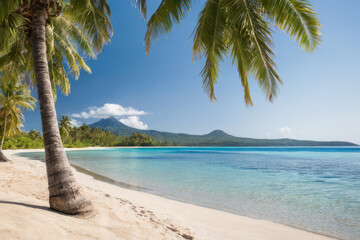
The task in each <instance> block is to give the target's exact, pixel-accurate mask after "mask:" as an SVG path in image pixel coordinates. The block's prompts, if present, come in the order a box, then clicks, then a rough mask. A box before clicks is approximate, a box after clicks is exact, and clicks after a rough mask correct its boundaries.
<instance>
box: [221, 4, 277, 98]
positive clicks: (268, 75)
mask: <svg viewBox="0 0 360 240" xmlns="http://www.w3.org/2000/svg"><path fill="white" fill-rule="evenodd" d="M225 2H226V4H225V6H226V7H227V9H228V10H229V24H231V25H234V26H240V27H241V28H244V29H246V31H247V33H248V35H249V37H250V41H251V45H250V46H251V49H250V50H251V52H252V66H251V72H252V73H253V74H254V76H255V79H256V80H257V81H258V82H259V85H260V87H261V88H262V89H263V91H264V92H265V94H266V97H267V99H268V100H269V101H272V99H273V97H274V96H276V94H277V82H280V83H281V80H280V77H279V75H278V74H277V73H276V71H275V69H276V65H275V63H274V61H273V57H274V53H273V51H272V49H271V48H272V46H273V42H272V40H271V37H272V34H271V29H270V26H269V23H267V22H266V21H265V20H264V18H263V16H262V15H261V12H260V7H259V5H258V3H257V2H254V1H251V0H225ZM238 13H241V14H238Z"/></svg>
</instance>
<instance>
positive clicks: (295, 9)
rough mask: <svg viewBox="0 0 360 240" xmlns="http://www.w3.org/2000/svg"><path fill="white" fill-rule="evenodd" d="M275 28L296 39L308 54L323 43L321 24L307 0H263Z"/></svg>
mask: <svg viewBox="0 0 360 240" xmlns="http://www.w3.org/2000/svg"><path fill="white" fill-rule="evenodd" d="M261 2H262V5H263V8H264V11H265V13H266V14H267V16H268V17H269V19H271V20H273V21H274V23H275V26H276V27H278V28H279V29H281V30H282V31H284V32H286V33H287V34H289V35H290V36H291V37H294V38H295V39H296V41H298V42H299V45H300V47H302V48H303V49H304V50H305V51H307V52H313V51H314V50H315V49H316V47H318V46H319V45H320V42H321V24H320V23H319V19H318V17H317V14H316V13H315V11H314V10H313V7H312V6H311V5H310V3H309V2H308V1H306V0H261Z"/></svg>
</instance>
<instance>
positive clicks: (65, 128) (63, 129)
mask: <svg viewBox="0 0 360 240" xmlns="http://www.w3.org/2000/svg"><path fill="white" fill-rule="evenodd" d="M59 125H60V127H59V130H60V136H61V138H62V140H63V141H65V140H66V139H67V138H68V137H69V135H70V131H71V119H70V117H69V116H68V115H61V118H60V124H59Z"/></svg>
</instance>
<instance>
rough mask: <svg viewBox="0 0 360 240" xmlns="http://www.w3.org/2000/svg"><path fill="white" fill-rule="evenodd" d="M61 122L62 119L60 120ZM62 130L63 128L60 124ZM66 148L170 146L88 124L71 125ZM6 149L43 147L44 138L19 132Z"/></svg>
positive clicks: (135, 134)
mask: <svg viewBox="0 0 360 240" xmlns="http://www.w3.org/2000/svg"><path fill="white" fill-rule="evenodd" d="M60 123H61V121H60ZM60 132H63V130H61V126H60ZM62 141H63V144H64V147H66V148H85V147H116V146H169V143H168V142H167V141H159V140H155V139H154V138H153V137H150V136H148V135H146V134H141V133H133V134H132V135H131V136H118V135H115V134H113V133H111V132H109V131H106V130H100V129H99V128H91V127H89V126H87V125H86V124H83V125H82V126H80V127H71V126H70V127H69V128H68V129H67V135H62ZM3 148H4V149H42V148H44V140H43V136H42V135H41V133H39V132H38V131H36V130H32V131H29V132H19V133H17V134H16V135H15V136H12V137H11V138H7V139H6V140H5V141H4V146H3Z"/></svg>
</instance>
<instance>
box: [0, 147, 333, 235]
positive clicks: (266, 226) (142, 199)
mask: <svg viewBox="0 0 360 240" xmlns="http://www.w3.org/2000/svg"><path fill="white" fill-rule="evenodd" d="M96 149H97V150H99V149H108V148H101V147H96V148H93V147H92V148H80V149H70V151H71V150H96ZM66 150H67V151H68V150H69V149H66ZM41 151H43V149H33V150H5V154H6V155H8V157H9V158H10V159H12V160H13V161H14V163H13V164H9V165H19V164H18V163H21V164H20V165H19V166H17V167H18V168H20V169H21V165H28V166H24V168H29V170H34V169H37V170H41V171H40V172H42V177H41V180H42V181H43V182H44V183H42V185H43V187H45V188H46V187H47V182H46V175H45V171H44V170H45V164H44V163H43V162H41V161H29V160H28V159H26V158H24V157H20V156H15V154H17V153H20V152H41ZM7 165H8V164H7ZM0 166H1V165H0ZM10 168H11V166H10ZM0 169H1V171H0V174H3V168H2V167H0ZM81 169H82V168H81ZM78 170H79V169H78ZM84 170H85V171H87V170H86V169H84ZM15 172H16V171H15ZM28 172H32V171H28ZM89 173H92V172H90V171H87V174H89ZM74 174H75V175H76V177H77V179H78V181H79V182H80V183H81V185H82V186H83V188H84V189H85V191H86V192H89V193H90V198H91V199H92V200H93V202H94V205H95V208H96V209H100V208H107V210H108V211H110V212H106V214H105V215H106V216H103V215H104V214H103V213H97V216H96V217H95V219H96V218H98V215H99V217H102V218H103V219H106V218H107V217H108V215H109V214H110V213H112V214H115V213H114V212H111V210H114V209H116V210H117V211H119V212H121V211H122V212H123V211H124V210H126V207H125V206H124V204H121V202H122V201H123V202H125V205H131V207H130V209H131V210H129V209H127V210H129V211H128V213H129V212H130V213H131V211H132V212H133V213H135V218H134V216H131V217H129V219H128V221H126V219H122V218H120V219H117V218H115V220H116V221H115V222H117V223H118V226H119V227H120V228H121V226H124V225H125V226H127V225H129V224H128V222H131V221H132V220H135V222H136V221H139V220H140V219H142V220H143V218H145V219H146V220H148V221H145V222H144V223H142V224H140V225H141V227H139V226H137V227H139V228H140V229H135V230H136V231H135V233H133V232H132V231H134V226H132V227H130V229H131V230H132V231H131V233H129V232H128V233H127V234H125V235H124V236H121V238H124V239H254V240H255V239H269V240H275V239H276V240H278V239H284V240H285V239H294V240H296V239H309V240H310V239H319V240H320V239H324V240H325V239H333V238H330V237H327V236H323V235H318V234H315V233H311V232H307V231H304V230H300V229H297V228H293V227H289V226H286V225H283V224H279V223H275V222H271V221H267V220H261V219H253V218H250V217H246V216H241V215H237V214H233V213H229V212H225V211H221V210H216V209H212V208H207V207H202V206H199V205H194V204H190V203H186V202H182V201H178V200H172V199H169V198H166V197H162V196H157V195H153V194H150V193H148V192H144V191H141V190H139V189H137V187H136V186H135V189H131V187H134V186H131V185H129V186H130V189H129V186H128V185H127V184H126V183H123V184H125V185H123V186H121V185H120V186H119V185H114V184H112V183H111V182H110V183H108V182H104V181H101V180H103V179H99V180H97V179H96V177H94V176H92V175H87V174H86V173H82V172H79V171H74ZM94 174H96V173H94ZM37 175H39V173H38V174H37ZM44 175H45V179H44ZM96 175H98V176H100V177H105V178H106V176H101V175H99V174H96ZM34 177H35V178H36V175H35V176H34ZM37 180H39V179H37ZM111 180H112V179H111ZM112 181H114V180H112ZM115 182H116V181H115ZM8 190H9V191H10V192H11V189H8ZM46 190H47V189H46ZM2 192H3V191H2ZM99 193H101V194H103V195H102V196H100V195H101V194H99ZM28 194H29V193H28ZM46 194H47V192H46ZM1 195H2V194H1ZM1 195H0V200H2V201H0V213H1V217H0V220H1V218H4V216H3V215H4V214H3V207H4V206H3V205H4V204H1V202H3V201H6V198H5V197H6V196H7V195H6V194H5V196H1ZM8 195H11V194H8ZM33 195H34V194H33ZM94 195H95V196H94ZM104 197H105V199H103V198H104ZM101 198H102V201H100V202H101V204H100V205H101V207H100V208H98V206H97V205H98V204H99V201H98V200H99V199H101ZM124 198H125V199H126V200H124ZM94 199H95V200H94ZM114 199H115V201H116V199H118V200H119V199H121V200H120V204H119V203H114V202H112V203H110V202H109V201H110V200H114ZM42 200H43V203H42V204H43V205H45V206H48V203H47V199H46V198H45V199H42ZM114 205H115V206H114ZM124 208H125V209H124ZM142 209H143V210H142ZM32 211H35V210H32ZM147 211H148V212H151V213H152V214H153V215H151V214H150V213H149V214H147V213H148V212H147ZM138 214H140V215H138ZM110 215H111V214H110ZM130 215H131V214H130ZM145 215H147V216H145ZM57 216H59V217H60V216H61V215H59V214H58V215H57ZM67 218H68V217H67ZM155 218H157V220H155V221H154V219H155ZM6 219H7V218H6V216H5V218H4V219H3V220H2V221H3V222H7V221H6ZM75 219H76V218H75ZM164 219H165V220H164ZM19 220H20V221H21V218H20V219H19ZM77 220H79V219H77ZM120 220H122V221H120ZM124 221H125V223H124ZM166 221H168V222H171V223H168V222H166ZM95 222H96V221H95ZM5 225H6V224H5ZM130 225H131V224H130ZM73 227H76V226H73ZM98 227H99V226H98ZM103 228H105V229H106V228H107V226H102V227H100V229H98V231H100V232H101V231H102V230H103ZM144 229H145V230H144ZM149 229H152V230H151V233H149V232H148V230H149ZM155 230H156V231H155ZM2 231H3V227H0V239H1V236H2ZM159 231H160V232H159ZM122 232H124V231H122ZM125 232H126V231H125ZM62 234H66V232H65V233H62ZM129 234H130V235H129ZM134 234H135V235H136V237H135V238H134V236H135V235H134ZM149 234H160V235H159V236H160V237H156V236H155V235H153V237H151V238H150V237H149ZM95 236H96V234H95V233H93V235H90V236H87V237H88V238H92V239H97V237H95ZM118 237H119V236H117V237H116V238H118ZM116 238H111V237H110V238H108V239H116ZM28 239H31V238H28ZM55 239H58V238H55ZM75 239H76V238H75ZM80 239H81V238H80Z"/></svg>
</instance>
